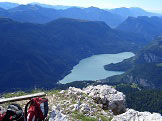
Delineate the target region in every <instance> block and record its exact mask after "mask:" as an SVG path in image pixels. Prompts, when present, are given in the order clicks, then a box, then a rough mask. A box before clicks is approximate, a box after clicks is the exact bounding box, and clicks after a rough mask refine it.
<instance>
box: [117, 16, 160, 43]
mask: <svg viewBox="0 0 162 121" xmlns="http://www.w3.org/2000/svg"><path fill="white" fill-rule="evenodd" d="M117 29H118V30H121V31H125V32H130V33H137V34H141V35H143V36H145V38H147V39H148V40H152V39H153V38H155V37H157V36H159V35H160V34H162V18H160V17H155V16H154V17H148V16H139V17H137V18H135V17H128V18H127V19H126V20H125V21H124V22H123V23H121V24H120V25H119V26H118V27H117Z"/></svg>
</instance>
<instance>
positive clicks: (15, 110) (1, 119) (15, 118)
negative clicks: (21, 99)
mask: <svg viewBox="0 0 162 121" xmlns="http://www.w3.org/2000/svg"><path fill="white" fill-rule="evenodd" d="M0 115H1V116H0V121H24V113H23V110H22V108H21V107H20V105H18V104H11V105H9V106H8V108H7V112H6V113H4V114H0Z"/></svg>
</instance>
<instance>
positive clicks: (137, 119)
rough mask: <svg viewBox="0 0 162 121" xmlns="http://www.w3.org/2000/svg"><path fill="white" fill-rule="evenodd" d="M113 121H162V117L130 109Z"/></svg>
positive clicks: (115, 117)
mask: <svg viewBox="0 0 162 121" xmlns="http://www.w3.org/2000/svg"><path fill="white" fill-rule="evenodd" d="M112 121H162V116H161V115H160V114H158V113H152V114H151V113H150V112H138V111H135V110H133V109H128V110H127V111H126V112H125V113H123V114H120V115H118V116H114V118H113V119H112Z"/></svg>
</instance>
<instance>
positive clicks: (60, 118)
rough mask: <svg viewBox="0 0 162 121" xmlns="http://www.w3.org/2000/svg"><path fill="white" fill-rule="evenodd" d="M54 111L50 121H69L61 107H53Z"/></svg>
mask: <svg viewBox="0 0 162 121" xmlns="http://www.w3.org/2000/svg"><path fill="white" fill-rule="evenodd" d="M52 110H53V111H52V112H51V113H50V119H49V121H69V120H68V119H67V118H66V116H65V115H64V114H62V113H61V111H60V109H59V107H56V106H53V108H52Z"/></svg>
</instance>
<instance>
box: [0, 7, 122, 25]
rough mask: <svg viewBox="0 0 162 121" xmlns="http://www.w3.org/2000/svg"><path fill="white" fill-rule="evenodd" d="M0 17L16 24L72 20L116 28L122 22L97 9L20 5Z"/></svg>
mask: <svg viewBox="0 0 162 121" xmlns="http://www.w3.org/2000/svg"><path fill="white" fill-rule="evenodd" d="M0 16H2V17H8V18H11V19H13V20H16V21H18V22H30V23H40V24H42V23H47V22H50V21H52V20H56V19H58V18H74V19H84V20H92V21H103V22H105V23H107V24H108V25H110V26H113V27H114V26H117V25H118V24H120V23H121V22H123V21H124V19H123V18H122V17H120V16H119V15H115V14H112V13H110V12H108V11H105V10H102V9H99V8H94V7H90V8H84V9H83V8H77V7H72V8H68V9H65V10H56V9H53V8H45V7H41V6H39V5H31V4H28V5H20V6H18V7H15V8H11V9H9V10H5V9H3V10H1V11H0Z"/></svg>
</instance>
